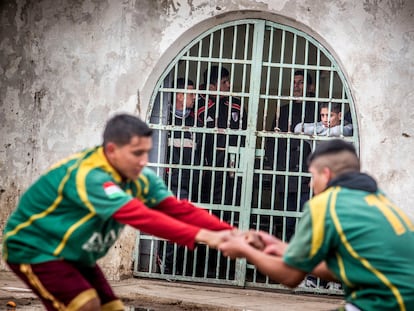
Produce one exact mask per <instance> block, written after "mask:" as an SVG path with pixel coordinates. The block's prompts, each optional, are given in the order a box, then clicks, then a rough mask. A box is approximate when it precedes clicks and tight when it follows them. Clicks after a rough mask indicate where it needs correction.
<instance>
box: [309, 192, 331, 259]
mask: <svg viewBox="0 0 414 311" xmlns="http://www.w3.org/2000/svg"><path fill="white" fill-rule="evenodd" d="M329 196H330V192H329V191H326V192H323V193H321V194H320V195H318V196H316V197H314V198H312V200H310V201H309V208H310V213H311V219H312V244H311V249H310V254H309V256H310V257H313V256H314V255H315V254H316V253H317V252H318V250H319V249H320V247H321V246H322V244H323V240H324V236H325V215H326V211H327V209H328V204H327V203H328V200H329Z"/></svg>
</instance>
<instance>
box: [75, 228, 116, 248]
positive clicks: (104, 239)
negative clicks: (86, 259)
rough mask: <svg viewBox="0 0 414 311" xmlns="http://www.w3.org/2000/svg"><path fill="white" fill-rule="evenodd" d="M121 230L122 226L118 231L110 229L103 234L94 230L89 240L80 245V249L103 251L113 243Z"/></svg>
mask: <svg viewBox="0 0 414 311" xmlns="http://www.w3.org/2000/svg"><path fill="white" fill-rule="evenodd" d="M121 232H122V228H121V229H119V231H118V232H116V231H115V230H113V229H112V230H111V231H109V232H108V233H106V235H105V236H102V233H100V232H94V233H93V234H92V236H91V237H90V238H89V240H88V241H87V242H86V243H85V244H83V245H82V249H83V250H85V251H87V252H97V253H102V252H105V251H107V250H108V249H109V248H110V247H111V246H112V245H113V244H114V243H115V241H116V240H117V238H118V236H119V235H120V234H121Z"/></svg>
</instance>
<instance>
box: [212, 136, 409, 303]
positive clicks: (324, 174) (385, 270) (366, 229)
mask: <svg viewBox="0 0 414 311" xmlns="http://www.w3.org/2000/svg"><path fill="white" fill-rule="evenodd" d="M308 164H309V171H310V173H311V174H312V181H311V184H310V185H311V187H312V188H313V193H314V194H315V196H314V197H313V198H312V199H311V200H309V201H308V202H307V203H306V205H305V209H304V213H303V216H302V218H301V220H300V223H299V227H298V230H297V231H296V233H295V235H294V236H293V238H292V239H291V240H290V242H289V244H286V243H284V242H282V241H281V240H279V239H277V238H275V237H273V236H271V235H269V234H267V233H265V232H260V233H259V235H260V237H261V239H262V241H263V242H264V244H265V248H264V250H263V251H260V250H257V249H254V248H252V247H251V246H250V245H248V244H247V243H246V242H245V241H244V239H241V238H240V237H238V236H233V237H230V238H229V239H228V240H226V241H224V242H223V243H221V244H220V246H219V249H220V250H221V251H222V252H223V254H224V255H226V256H230V257H232V258H237V257H245V258H246V259H247V261H249V262H251V263H252V264H254V265H255V266H256V267H257V268H258V269H259V270H260V271H261V272H262V273H264V274H266V275H268V276H269V277H270V278H271V279H273V280H275V281H276V282H280V283H282V284H285V285H287V286H288V287H292V288H293V287H296V286H297V285H298V284H299V283H300V282H301V281H302V280H303V278H304V277H305V276H306V275H307V274H308V273H312V274H313V275H316V276H318V277H320V278H323V279H326V280H328V281H337V280H339V281H341V282H342V285H343V288H344V294H345V300H346V305H345V306H344V307H340V308H339V310H355V311H356V310H364V311H374V310H382V311H386V310H389V311H391V310H392V311H395V310H400V311H409V310H414V266H413V259H414V225H413V222H412V221H411V220H410V219H409V218H408V216H407V215H406V214H405V213H404V212H403V211H402V210H400V209H399V208H398V207H397V206H395V205H394V204H393V203H392V202H391V201H390V200H389V199H388V198H387V197H386V195H385V194H384V193H383V192H382V191H381V190H379V189H378V187H377V183H376V182H375V180H374V179H373V178H371V177H370V176H368V175H366V174H364V173H361V172H360V162H359V159H358V157H357V154H356V151H355V148H354V147H353V146H352V145H351V144H350V143H347V142H345V141H343V140H337V139H335V140H331V141H328V142H325V143H321V144H320V145H319V146H317V147H316V150H315V151H314V153H312V154H311V155H310V156H309V158H308Z"/></svg>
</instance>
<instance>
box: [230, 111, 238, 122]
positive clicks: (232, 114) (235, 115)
mask: <svg viewBox="0 0 414 311" xmlns="http://www.w3.org/2000/svg"><path fill="white" fill-rule="evenodd" d="M231 118H232V119H233V121H234V122H237V121H239V113H238V112H232V113H231Z"/></svg>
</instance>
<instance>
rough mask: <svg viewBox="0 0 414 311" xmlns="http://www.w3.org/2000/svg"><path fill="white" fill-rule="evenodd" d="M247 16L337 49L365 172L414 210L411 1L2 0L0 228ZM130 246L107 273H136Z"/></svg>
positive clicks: (117, 253)
mask: <svg viewBox="0 0 414 311" xmlns="http://www.w3.org/2000/svg"><path fill="white" fill-rule="evenodd" d="M249 17H252V18H265V19H269V20H273V21H276V22H281V23H285V24H288V25H290V26H293V27H296V28H298V29H300V30H303V31H306V32H308V33H309V34H311V35H313V36H314V37H315V38H317V39H318V40H320V41H321V42H322V43H323V44H324V45H325V46H326V47H327V48H328V49H329V50H330V52H331V53H332V54H333V55H335V56H336V60H337V62H338V63H339V64H341V66H342V69H343V71H344V73H345V75H346V76H347V78H348V81H349V84H350V86H351V91H352V94H353V97H354V101H355V104H356V110H357V114H358V115H357V117H358V123H359V124H358V125H359V129H360V142H361V150H360V151H361V159H362V163H363V169H364V170H366V171H368V172H370V173H371V174H372V175H374V176H375V177H376V178H377V179H378V181H379V183H380V185H381V187H382V188H384V190H385V191H386V192H387V193H388V194H389V195H390V196H391V198H392V199H393V200H394V201H395V202H396V203H397V204H398V205H400V206H401V207H402V208H403V209H404V210H405V211H407V212H408V213H409V214H410V216H411V217H412V218H414V208H413V207H412V205H411V204H410V203H411V202H413V201H414V191H413V188H414V174H412V173H411V171H412V169H413V168H414V165H413V162H412V158H413V157H412V154H414V108H413V106H412V105H411V101H412V98H413V96H414V89H413V82H414V81H413V80H414V79H413V72H414V69H413V68H414V66H413V65H414V2H413V1H410V0H389V1H385V0H365V1H358V0H353V1H345V0H342V1H341V0H338V1H322V0H286V1H282V0H280V1H276V0H273V1H272V0H262V1H251V0H230V1H229V0H222V1H219V0H216V1H214V0H213V1H212V0H209V1H203V0H187V1H183V0H163V1H161V0H158V1H154V0H125V1H110V0H106V1H105V0H102V1H92V0H90V1H80V0H78V1H64V0H58V1H56V0H41V1H40V0H39V1H23V0H14V1H11V0H2V2H1V4H0V25H1V28H0V81H1V83H0V103H1V106H0V140H1V141H0V205H1V208H0V230H2V229H3V227H4V223H5V221H6V218H7V217H8V215H9V214H10V212H11V211H12V210H13V208H14V207H15V204H16V201H17V199H18V197H19V195H20V194H21V193H22V191H24V189H25V188H26V187H27V186H28V185H29V184H30V183H31V182H32V181H33V180H34V179H35V178H37V177H38V176H39V174H40V173H41V172H42V171H43V170H45V169H46V168H47V167H48V166H49V165H50V164H51V163H52V162H54V161H56V160H58V159H60V158H61V157H64V156H66V155H68V154H70V153H72V152H74V151H77V150H79V149H81V148H84V147H87V146H90V145H93V144H99V143H100V141H101V138H100V137H101V131H102V128H103V125H104V123H105V120H106V119H107V118H108V116H110V115H111V114H113V113H115V112H118V111H127V112H134V113H139V114H140V115H141V116H144V115H145V113H146V110H147V107H148V102H149V97H150V95H151V92H152V90H153V88H154V85H155V83H156V81H157V79H158V78H159V76H160V74H161V73H162V72H163V70H164V69H165V66H166V65H167V64H168V63H169V62H170V61H171V60H172V59H173V58H174V57H175V56H176V54H177V53H178V51H179V50H180V49H181V48H183V47H185V45H186V44H188V43H189V42H190V41H191V40H192V39H193V38H195V37H196V36H197V35H199V34H201V33H203V31H205V30H207V29H208V28H209V27H212V26H214V25H217V24H220V23H222V22H224V21H228V20H234V19H238V18H249ZM134 243H135V240H134V234H133V233H132V232H131V231H127V232H126V234H125V235H124V237H123V238H122V239H121V240H120V241H119V242H118V243H117V245H116V246H115V248H114V249H113V250H112V251H111V253H110V254H109V255H108V256H107V257H106V258H105V259H104V260H102V263H101V264H102V265H103V266H104V268H105V271H106V272H107V274H108V276H109V277H111V278H120V277H122V276H124V275H128V274H130V266H131V265H130V263H131V258H132V253H131V252H132V247H133V245H134ZM1 268H4V265H3V264H1V265H0V269H1Z"/></svg>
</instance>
